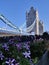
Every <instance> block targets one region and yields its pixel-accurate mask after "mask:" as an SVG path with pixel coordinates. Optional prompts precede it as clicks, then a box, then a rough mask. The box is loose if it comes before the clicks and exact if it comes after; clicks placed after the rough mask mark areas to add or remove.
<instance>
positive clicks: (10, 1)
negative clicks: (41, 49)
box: [0, 0, 49, 31]
mask: <svg viewBox="0 0 49 65" xmlns="http://www.w3.org/2000/svg"><path fill="white" fill-rule="evenodd" d="M31 6H33V7H34V8H35V9H37V10H38V12H39V18H40V19H41V20H42V21H43V22H44V31H49V0H0V14H3V15H4V16H5V17H6V18H7V19H9V20H10V21H11V22H12V23H13V24H15V25H16V26H18V27H20V26H21V25H22V24H23V23H24V22H26V11H29V10H30V7H31ZM5 26H6V25H5V24H4V23H3V22H2V21H1V20H0V27H5Z"/></svg>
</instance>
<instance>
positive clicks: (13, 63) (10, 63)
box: [5, 58, 19, 65]
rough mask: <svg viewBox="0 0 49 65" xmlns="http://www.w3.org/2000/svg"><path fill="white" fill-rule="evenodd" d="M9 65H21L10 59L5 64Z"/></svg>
mask: <svg viewBox="0 0 49 65" xmlns="http://www.w3.org/2000/svg"><path fill="white" fill-rule="evenodd" d="M5 63H6V64H7V65H18V64H19V63H16V60H15V59H12V58H8V60H7V61H6V62H5Z"/></svg>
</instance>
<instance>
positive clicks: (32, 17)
mask: <svg viewBox="0 0 49 65" xmlns="http://www.w3.org/2000/svg"><path fill="white" fill-rule="evenodd" d="M34 21H35V23H34ZM26 29H27V32H29V33H32V32H34V33H35V34H36V35H42V34H43V23H41V21H40V20H39V15H38V11H37V10H34V8H33V7H31V9H30V11H29V12H26Z"/></svg>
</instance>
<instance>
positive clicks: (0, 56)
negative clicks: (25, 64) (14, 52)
mask: <svg viewBox="0 0 49 65" xmlns="http://www.w3.org/2000/svg"><path fill="white" fill-rule="evenodd" d="M3 58H4V55H3V54H2V52H1V53H0V59H1V60H3Z"/></svg>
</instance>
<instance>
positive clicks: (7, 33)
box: [0, 29, 31, 37]
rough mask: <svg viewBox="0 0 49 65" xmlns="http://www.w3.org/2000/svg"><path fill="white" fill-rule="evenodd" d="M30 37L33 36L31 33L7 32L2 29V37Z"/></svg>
mask: <svg viewBox="0 0 49 65" xmlns="http://www.w3.org/2000/svg"><path fill="white" fill-rule="evenodd" d="M24 35H25V36H28V35H31V34H29V33H25V32H23V33H21V32H16V31H13V30H6V29H0V37H4V36H24Z"/></svg>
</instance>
